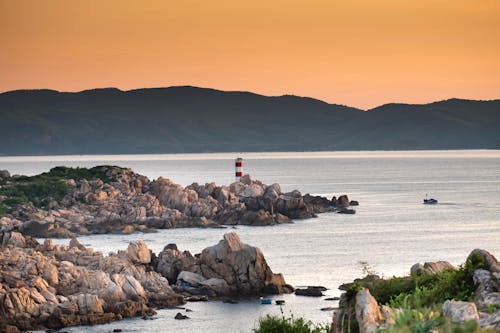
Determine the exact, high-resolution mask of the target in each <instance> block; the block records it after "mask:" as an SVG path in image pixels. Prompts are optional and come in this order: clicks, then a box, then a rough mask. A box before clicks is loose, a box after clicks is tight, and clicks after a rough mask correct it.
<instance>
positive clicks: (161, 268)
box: [156, 244, 195, 284]
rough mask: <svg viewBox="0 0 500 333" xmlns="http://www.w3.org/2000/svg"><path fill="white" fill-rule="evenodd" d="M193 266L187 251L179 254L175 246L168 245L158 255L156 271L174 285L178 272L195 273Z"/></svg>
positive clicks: (191, 258) (192, 258)
mask: <svg viewBox="0 0 500 333" xmlns="http://www.w3.org/2000/svg"><path fill="white" fill-rule="evenodd" d="M194 264H195V258H194V257H193V256H192V255H191V253H189V251H184V252H180V251H179V250H178V248H177V245H175V244H168V245H167V246H165V248H164V249H163V251H161V252H160V254H159V255H158V263H157V265H156V271H157V272H158V273H160V274H161V275H163V276H164V277H166V278H167V279H168V281H169V282H170V283H171V284H174V283H175V282H176V281H177V277H178V275H179V273H180V272H182V271H195V268H194Z"/></svg>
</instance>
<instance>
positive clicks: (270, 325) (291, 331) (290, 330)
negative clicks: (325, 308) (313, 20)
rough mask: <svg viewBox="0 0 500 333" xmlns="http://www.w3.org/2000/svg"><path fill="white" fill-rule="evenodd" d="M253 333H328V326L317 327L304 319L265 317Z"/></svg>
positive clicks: (282, 316)
mask: <svg viewBox="0 0 500 333" xmlns="http://www.w3.org/2000/svg"><path fill="white" fill-rule="evenodd" d="M254 332H255V333H328V332H330V325H327V324H324V325H318V324H314V323H313V322H311V321H309V320H306V319H304V318H294V316H293V315H291V316H290V317H285V316H284V315H283V313H282V314H281V316H271V315H266V316H265V317H263V318H260V320H259V328H257V329H254Z"/></svg>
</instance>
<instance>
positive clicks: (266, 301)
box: [260, 297, 273, 304]
mask: <svg viewBox="0 0 500 333" xmlns="http://www.w3.org/2000/svg"><path fill="white" fill-rule="evenodd" d="M260 304H273V302H272V301H271V299H269V298H262V297H261V298H260Z"/></svg>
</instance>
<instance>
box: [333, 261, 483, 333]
mask: <svg viewBox="0 0 500 333" xmlns="http://www.w3.org/2000/svg"><path fill="white" fill-rule="evenodd" d="M486 267H487V265H486V262H485V260H484V257H482V256H481V255H479V254H476V255H472V256H470V257H469V258H468V259H467V261H466V262H465V264H463V265H461V266H460V267H459V268H458V269H457V270H446V271H443V272H441V273H438V274H423V275H419V276H405V277H393V278H390V279H381V278H378V277H377V276H375V275H369V276H367V277H365V278H364V279H360V280H356V281H355V282H354V283H352V284H348V285H345V286H344V287H345V288H344V289H345V290H346V300H345V301H344V302H343V304H342V306H343V307H344V309H345V310H346V313H347V314H348V317H349V319H351V317H353V316H354V304H355V295H356V293H357V292H358V291H359V290H361V288H368V289H369V290H370V293H371V294H372V295H373V296H374V297H375V299H376V300H377V301H378V303H379V304H381V305H388V306H390V307H391V308H393V309H399V310H398V311H397V312H396V313H397V315H396V316H395V318H394V320H395V323H394V324H392V325H389V326H388V327H387V328H385V329H383V330H382V331H384V332H413V333H421V332H422V333H423V332H428V331H429V330H431V329H432V330H437V331H439V332H457V333H459V332H464V333H467V332H479V328H478V327H477V324H476V323H475V322H472V323H467V324H466V325H463V326H456V325H452V324H451V323H450V322H449V321H448V320H446V318H444V317H443V316H442V314H441V308H442V305H443V303H444V302H445V301H446V300H456V301H473V299H474V289H475V288H474V281H473V274H474V271H475V270H476V269H479V268H486ZM349 314H350V316H349ZM345 326H346V327H345V329H344V331H346V332H347V331H349V332H358V331H359V328H358V327H357V322H356V320H352V319H351V320H348V322H347V323H346V325H345Z"/></svg>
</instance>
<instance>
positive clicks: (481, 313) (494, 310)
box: [331, 249, 500, 332]
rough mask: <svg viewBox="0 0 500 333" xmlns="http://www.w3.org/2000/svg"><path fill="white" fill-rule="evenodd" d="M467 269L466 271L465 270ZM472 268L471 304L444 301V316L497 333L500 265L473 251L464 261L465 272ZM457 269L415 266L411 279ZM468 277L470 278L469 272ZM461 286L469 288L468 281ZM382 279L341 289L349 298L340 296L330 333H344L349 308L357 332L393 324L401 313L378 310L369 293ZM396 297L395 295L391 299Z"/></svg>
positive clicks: (443, 263)
mask: <svg viewBox="0 0 500 333" xmlns="http://www.w3.org/2000/svg"><path fill="white" fill-rule="evenodd" d="M467 267H469V268H467ZM470 267H473V269H474V270H473V276H472V280H473V283H474V286H475V292H474V302H464V301H455V300H446V301H445V302H444V304H443V307H442V314H443V316H445V317H447V318H449V320H450V321H451V322H452V323H454V324H456V325H462V324H464V323H466V322H468V321H476V322H477V323H478V324H479V326H480V327H481V328H483V329H491V330H495V331H499V330H500V283H499V281H500V265H499V262H498V261H497V259H496V258H495V257H494V256H493V255H492V254H491V253H489V252H488V251H485V250H480V249H476V250H473V251H472V252H471V254H470V255H469V256H468V257H467V261H466V265H465V268H462V269H465V271H467V270H470ZM456 269H457V268H456V267H455V266H453V265H451V264H450V263H448V262H446V261H438V262H428V263H425V264H421V263H419V264H415V265H413V266H412V268H411V275H413V276H417V275H422V274H428V275H432V274H438V273H441V272H444V271H447V270H456ZM467 274H470V272H468V273H467ZM464 279H467V281H462V283H464V284H470V283H471V282H470V281H468V279H470V275H469V277H467V278H464ZM381 281H382V280H381V279H380V278H378V277H376V276H370V275H369V276H367V277H366V278H364V279H357V280H355V281H354V283H349V284H345V285H342V286H341V289H342V290H349V291H350V294H348V293H347V292H346V293H343V294H342V295H341V297H340V303H339V310H337V311H335V313H334V316H333V321H332V326H331V328H332V329H331V331H332V332H345V331H347V330H349V329H348V328H346V325H348V324H346V322H349V321H350V319H351V318H352V315H353V308H352V304H354V307H355V314H356V320H357V324H358V326H359V328H360V332H373V331H375V330H377V329H379V328H383V326H382V325H390V324H394V317H395V315H397V313H398V312H400V311H401V310H400V309H391V308H389V307H388V306H380V307H379V306H378V304H377V301H376V300H375V298H373V296H371V295H370V292H369V289H368V288H372V287H374V286H375V285H376V284H379V283H381ZM355 284H357V285H362V286H365V287H368V288H363V289H362V290H361V291H359V292H357V293H355V297H353V293H352V291H353V290H354V287H355ZM393 296H396V295H393Z"/></svg>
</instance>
